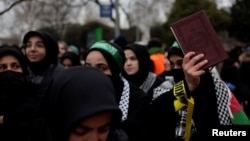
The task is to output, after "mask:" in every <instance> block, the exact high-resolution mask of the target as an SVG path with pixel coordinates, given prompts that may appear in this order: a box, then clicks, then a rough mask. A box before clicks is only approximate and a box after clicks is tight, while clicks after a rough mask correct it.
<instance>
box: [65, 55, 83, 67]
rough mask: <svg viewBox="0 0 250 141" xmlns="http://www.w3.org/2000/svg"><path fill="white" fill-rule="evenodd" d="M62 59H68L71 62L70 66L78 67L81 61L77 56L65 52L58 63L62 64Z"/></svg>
mask: <svg viewBox="0 0 250 141" xmlns="http://www.w3.org/2000/svg"><path fill="white" fill-rule="evenodd" d="M64 59H69V60H71V62H72V66H79V65H81V60H80V58H79V56H78V55H77V54H76V53H74V52H65V53H64V54H63V55H62V57H61V58H60V63H61V64H62V63H63V60H64Z"/></svg>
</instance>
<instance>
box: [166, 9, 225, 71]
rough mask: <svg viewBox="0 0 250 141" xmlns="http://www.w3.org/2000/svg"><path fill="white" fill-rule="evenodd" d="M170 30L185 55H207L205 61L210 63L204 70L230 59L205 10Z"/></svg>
mask: <svg viewBox="0 0 250 141" xmlns="http://www.w3.org/2000/svg"><path fill="white" fill-rule="evenodd" d="M170 29H171V31H172V33H173V34H174V37H175V39H176V40H177V42H178V43H179V45H180V47H181V49H182V51H183V53H184V54H186V53H187V52H190V51H194V52H196V53H197V54H199V53H203V54H204V55H205V56H204V59H207V60H208V63H207V64H206V65H205V66H204V67H203V68H202V69H207V68H209V67H212V66H215V65H217V64H218V63H220V62H222V61H224V60H226V59H227V58H228V54H227V52H226V51H225V49H224V47H223V46H222V44H221V41H220V39H219V38H218V36H217V34H216V32H215V30H214V28H213V26H212V24H211V23H210V20H209V18H208V16H207V14H206V12H205V11H204V10H201V11H198V12H196V13H194V14H192V15H190V16H188V17H185V18H183V19H180V20H178V21H176V22H174V23H172V24H171V25H170Z"/></svg>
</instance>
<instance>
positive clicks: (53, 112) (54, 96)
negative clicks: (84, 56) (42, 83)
mask: <svg viewBox="0 0 250 141" xmlns="http://www.w3.org/2000/svg"><path fill="white" fill-rule="evenodd" d="M114 95H115V92H114V87H113V85H112V83H111V81H110V80H109V78H108V77H107V76H106V75H105V74H104V73H103V72H101V71H100V70H98V69H95V68H92V67H86V66H76V67H71V68H69V69H66V70H64V71H62V72H61V73H60V74H59V75H58V76H57V77H55V80H54V81H53V82H52V83H51V85H50V87H49V91H48V96H49V104H48V108H49V110H50V114H49V115H48V117H49V119H50V120H49V121H50V124H51V127H52V133H53V134H52V135H53V137H54V139H55V141H67V139H68V137H69V134H70V132H71V131H72V129H74V127H75V126H76V124H78V123H79V122H80V121H82V120H83V119H86V118H87V117H89V116H92V115H95V114H97V113H101V112H104V111H111V112H112V113H113V114H114V119H113V121H114V125H119V123H120V119H121V111H120V109H119V107H118V105H117V103H116V100H115V97H114ZM112 125H113V124H112Z"/></svg>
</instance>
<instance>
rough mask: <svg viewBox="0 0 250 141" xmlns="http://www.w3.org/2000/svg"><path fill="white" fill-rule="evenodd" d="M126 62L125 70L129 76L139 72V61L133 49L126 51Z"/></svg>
mask: <svg viewBox="0 0 250 141" xmlns="http://www.w3.org/2000/svg"><path fill="white" fill-rule="evenodd" d="M124 53H125V57H126V61H125V64H124V70H125V72H126V73H127V74H128V75H134V74H136V73H137V72H138V71H139V61H138V59H137V57H136V55H135V53H134V52H133V51H132V50H131V49H126V50H124Z"/></svg>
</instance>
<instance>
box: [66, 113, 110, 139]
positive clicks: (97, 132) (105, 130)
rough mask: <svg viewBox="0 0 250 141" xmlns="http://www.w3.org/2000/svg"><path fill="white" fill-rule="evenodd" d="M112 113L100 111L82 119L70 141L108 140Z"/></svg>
mask: <svg viewBox="0 0 250 141" xmlns="http://www.w3.org/2000/svg"><path fill="white" fill-rule="evenodd" d="M111 119H112V114H111V113H109V112H105V113H100V114H97V115H94V116H91V117H89V118H87V119H85V120H83V121H81V122H80V123H79V124H78V125H77V126H76V128H74V129H73V131H72V132H71V133H70V135H69V139H68V141H106V140H107V138H108V135H109V132H110V122H111Z"/></svg>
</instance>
